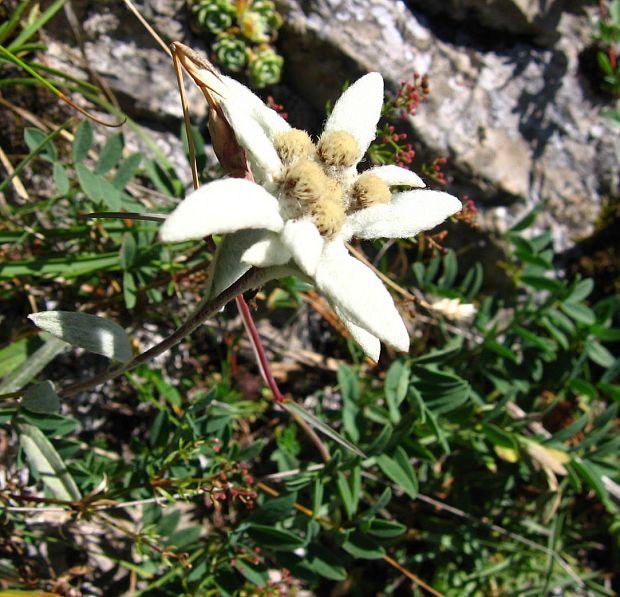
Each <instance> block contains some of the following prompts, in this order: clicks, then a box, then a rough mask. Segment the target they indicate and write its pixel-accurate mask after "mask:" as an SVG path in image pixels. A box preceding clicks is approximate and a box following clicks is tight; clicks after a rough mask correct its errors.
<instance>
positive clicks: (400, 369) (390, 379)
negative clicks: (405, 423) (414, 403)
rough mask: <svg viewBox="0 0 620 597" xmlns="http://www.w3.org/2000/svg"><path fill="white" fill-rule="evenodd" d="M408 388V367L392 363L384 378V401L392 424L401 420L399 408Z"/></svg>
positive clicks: (395, 362)
mask: <svg viewBox="0 0 620 597" xmlns="http://www.w3.org/2000/svg"><path fill="white" fill-rule="evenodd" d="M408 387H409V367H407V365H406V364H405V363H403V361H394V362H393V363H392V365H391V366H390V368H389V369H388V372H387V375H386V377H385V386H384V392H385V399H386V402H387V405H388V409H389V412H390V420H391V421H392V423H395V424H396V423H398V422H399V421H400V419H401V416H400V411H399V406H400V405H401V403H402V401H403V400H404V399H405V397H406V396H407V388H408Z"/></svg>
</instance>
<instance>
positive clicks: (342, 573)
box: [305, 545, 347, 580]
mask: <svg viewBox="0 0 620 597" xmlns="http://www.w3.org/2000/svg"><path fill="white" fill-rule="evenodd" d="M305 560H306V562H307V564H308V566H309V568H310V570H312V571H313V572H315V573H316V574H318V575H320V576H323V577H325V578H329V579H330V580H344V579H345V578H347V571H346V570H345V568H344V567H343V566H342V564H341V562H342V557H341V556H339V555H336V554H335V553H334V552H333V551H331V550H330V549H328V548H327V547H325V546H324V545H311V546H310V547H309V548H308V551H307V553H306V557H305Z"/></svg>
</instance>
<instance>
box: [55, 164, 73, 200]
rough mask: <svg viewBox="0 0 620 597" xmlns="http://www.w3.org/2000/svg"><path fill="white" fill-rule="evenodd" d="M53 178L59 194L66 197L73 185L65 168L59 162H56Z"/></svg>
mask: <svg viewBox="0 0 620 597" xmlns="http://www.w3.org/2000/svg"><path fill="white" fill-rule="evenodd" d="M52 178H53V179H54V184H55V185H56V189H57V190H58V194H59V195H66V194H67V193H68V192H69V189H70V188H71V184H70V182H69V175H68V174H67V171H66V170H65V168H64V167H63V166H62V165H61V164H59V163H58V162H54V168H53V170H52Z"/></svg>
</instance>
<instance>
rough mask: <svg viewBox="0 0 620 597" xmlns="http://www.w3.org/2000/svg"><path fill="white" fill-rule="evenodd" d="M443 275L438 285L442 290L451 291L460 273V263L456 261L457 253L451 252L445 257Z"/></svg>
mask: <svg viewBox="0 0 620 597" xmlns="http://www.w3.org/2000/svg"><path fill="white" fill-rule="evenodd" d="M442 263H443V274H442V276H441V278H439V280H438V282H437V284H438V286H439V288H441V289H442V290H449V289H450V288H452V286H453V284H454V280H455V279H456V275H457V273H458V262H457V260H456V253H455V252H454V251H452V250H449V251H448V252H447V253H446V255H445V256H444V258H443V260H442Z"/></svg>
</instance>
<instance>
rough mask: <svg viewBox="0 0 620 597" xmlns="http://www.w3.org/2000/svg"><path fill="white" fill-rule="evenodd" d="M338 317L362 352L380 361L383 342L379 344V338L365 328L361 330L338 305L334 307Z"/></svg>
mask: <svg viewBox="0 0 620 597" xmlns="http://www.w3.org/2000/svg"><path fill="white" fill-rule="evenodd" d="M333 307H334V311H335V312H336V315H338V317H339V318H340V321H342V323H343V324H344V327H345V328H347V330H348V332H349V334H351V337H352V338H353V339H354V340H355V341H356V342H357V343H358V344H359V345H360V347H361V348H362V350H363V351H364V352H365V353H366V354H367V355H368V356H369V357H370V358H371V359H372V360H373V361H375V362H376V361H378V360H379V355H380V354H381V342H379V338H376V337H375V336H373V335H372V334H371V333H370V332H367V331H366V330H365V329H364V328H361V327H360V326H359V325H355V324H354V323H353V322H352V321H351V320H350V319H349V318H348V317H347V316H346V315H345V314H344V313H343V311H342V309H340V308H339V307H337V306H336V305H334V306H333Z"/></svg>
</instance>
